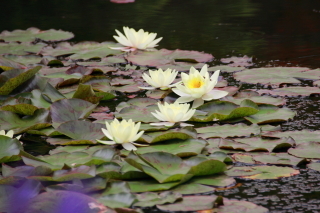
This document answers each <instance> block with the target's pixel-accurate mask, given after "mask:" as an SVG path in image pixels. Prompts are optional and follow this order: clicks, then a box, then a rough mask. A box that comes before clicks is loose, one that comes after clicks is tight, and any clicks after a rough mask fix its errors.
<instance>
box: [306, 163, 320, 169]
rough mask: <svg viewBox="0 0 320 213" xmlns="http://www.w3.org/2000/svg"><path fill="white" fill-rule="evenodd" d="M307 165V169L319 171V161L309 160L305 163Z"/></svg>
mask: <svg viewBox="0 0 320 213" xmlns="http://www.w3.org/2000/svg"><path fill="white" fill-rule="evenodd" d="M307 167H308V168H309V169H313V170H316V171H320V163H318V162H311V163H309V164H308V165H307Z"/></svg>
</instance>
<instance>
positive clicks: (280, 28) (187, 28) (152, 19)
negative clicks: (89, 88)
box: [0, 0, 320, 213]
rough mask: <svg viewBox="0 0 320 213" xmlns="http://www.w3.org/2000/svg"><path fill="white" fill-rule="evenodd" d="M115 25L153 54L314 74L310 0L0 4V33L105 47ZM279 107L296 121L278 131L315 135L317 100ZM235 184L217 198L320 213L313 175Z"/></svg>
mask: <svg viewBox="0 0 320 213" xmlns="http://www.w3.org/2000/svg"><path fill="white" fill-rule="evenodd" d="M122 26H129V27H132V28H135V29H140V28H143V29H145V30H146V31H149V32H156V33H158V36H159V37H163V40H162V41H161V42H160V43H159V44H160V45H159V48H166V49H183V50H198V51H204V52H207V53H211V54H213V55H214V56H215V57H216V58H217V59H220V58H225V57H230V56H239V55H248V56H249V57H252V56H253V57H254V58H256V60H255V62H256V63H257V65H256V66H264V65H267V64H271V65H280V66H290V65H291V66H307V67H311V68H319V67H320V1H316V0H301V1H292V0H136V2H135V3H131V4H113V3H110V2H109V1H108V0H91V1H88V0H46V1H44V0H5V1H4V0H3V1H1V13H0V32H1V31H3V30H9V31H12V30H15V29H27V28H29V27H37V28H39V29H42V30H47V29H51V28H53V29H62V30H65V31H71V32H73V33H74V34H75V38H74V39H73V40H72V41H75V42H78V41H99V42H102V41H110V40H111V41H112V40H113V37H112V36H113V35H115V31H114V29H119V30H121V31H122V29H121V28H122ZM214 63H215V62H214ZM311 83H312V82H309V84H310V85H311ZM298 105H299V107H298ZM287 107H289V108H291V109H294V110H296V111H297V115H298V116H296V117H295V118H294V119H293V120H292V121H288V122H286V123H284V124H282V130H293V129H295V130H301V129H310V130H315V129H319V128H320V119H319V117H320V116H319V115H320V111H319V109H320V98H319V97H311V98H291V99H288V103H287ZM238 182H242V186H241V187H238V188H234V189H229V190H225V191H219V192H217V194H221V195H222V196H224V197H226V198H229V199H233V198H234V199H238V200H248V201H251V202H254V203H256V204H258V205H263V206H264V207H267V208H268V209H269V210H270V212H273V213H275V212H279V213H284V212H288V213H289V212H290V213H308V212H314V213H316V212H320V173H319V172H316V171H313V170H308V169H303V170H301V174H300V175H297V176H293V177H290V178H282V179H281V180H265V181H243V180H240V179H238ZM148 211H157V210H156V209H148Z"/></svg>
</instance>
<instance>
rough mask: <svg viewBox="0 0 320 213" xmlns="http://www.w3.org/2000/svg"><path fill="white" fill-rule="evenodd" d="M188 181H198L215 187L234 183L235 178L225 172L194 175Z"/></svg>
mask: <svg viewBox="0 0 320 213" xmlns="http://www.w3.org/2000/svg"><path fill="white" fill-rule="evenodd" d="M188 183H191V184H192V183H198V184H202V185H209V186H214V187H216V188H221V187H227V186H232V185H235V184H236V180H235V179H234V178H232V177H229V176H227V175H225V174H219V175H210V176H203V177H194V178H192V179H191V180H190V181H189V182H188Z"/></svg>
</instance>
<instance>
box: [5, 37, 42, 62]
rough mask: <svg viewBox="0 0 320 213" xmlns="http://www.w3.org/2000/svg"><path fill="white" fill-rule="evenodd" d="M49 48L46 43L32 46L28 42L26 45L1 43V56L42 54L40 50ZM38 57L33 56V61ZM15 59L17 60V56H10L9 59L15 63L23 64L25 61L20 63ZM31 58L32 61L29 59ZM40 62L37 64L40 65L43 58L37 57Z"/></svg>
mask: <svg viewBox="0 0 320 213" xmlns="http://www.w3.org/2000/svg"><path fill="white" fill-rule="evenodd" d="M0 37H1V34H0ZM45 46H47V45H46V44H44V43H37V44H31V43H28V42H25V43H21V44H20V43H15V42H12V43H0V54H2V55H3V54H13V55H27V54H28V53H38V52H40V50H41V49H42V48H43V47H45ZM4 57H8V56H4ZM35 57H36V56H31V58H33V60H32V61H34V58H35ZM14 58H16V59H17V56H16V57H14V56H13V57H10V56H9V59H11V60H13V61H17V62H20V63H23V61H18V60H14ZM27 58H29V60H30V57H27ZM37 58H38V59H39V58H40V59H39V60H37V62H35V63H39V62H40V61H41V57H39V56H38V57H37Z"/></svg>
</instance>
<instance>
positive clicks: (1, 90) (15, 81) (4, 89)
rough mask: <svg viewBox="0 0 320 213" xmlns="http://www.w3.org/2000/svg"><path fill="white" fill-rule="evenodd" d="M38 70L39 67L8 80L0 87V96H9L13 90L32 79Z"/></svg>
mask: <svg viewBox="0 0 320 213" xmlns="http://www.w3.org/2000/svg"><path fill="white" fill-rule="evenodd" d="M40 69H41V67H40V66H37V67H35V68H33V69H30V70H28V71H25V72H22V73H21V74H19V75H18V76H15V77H13V78H10V79H8V81H6V83H5V84H4V85H2V86H1V87H0V95H9V94H10V93H11V92H12V91H13V90H14V89H15V88H17V87H18V86H19V85H21V84H22V83H24V82H26V81H27V80H29V79H30V78H31V77H33V76H34V75H35V74H36V73H37V72H38V71H39V70H40ZM6 72H15V70H9V71H6Z"/></svg>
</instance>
